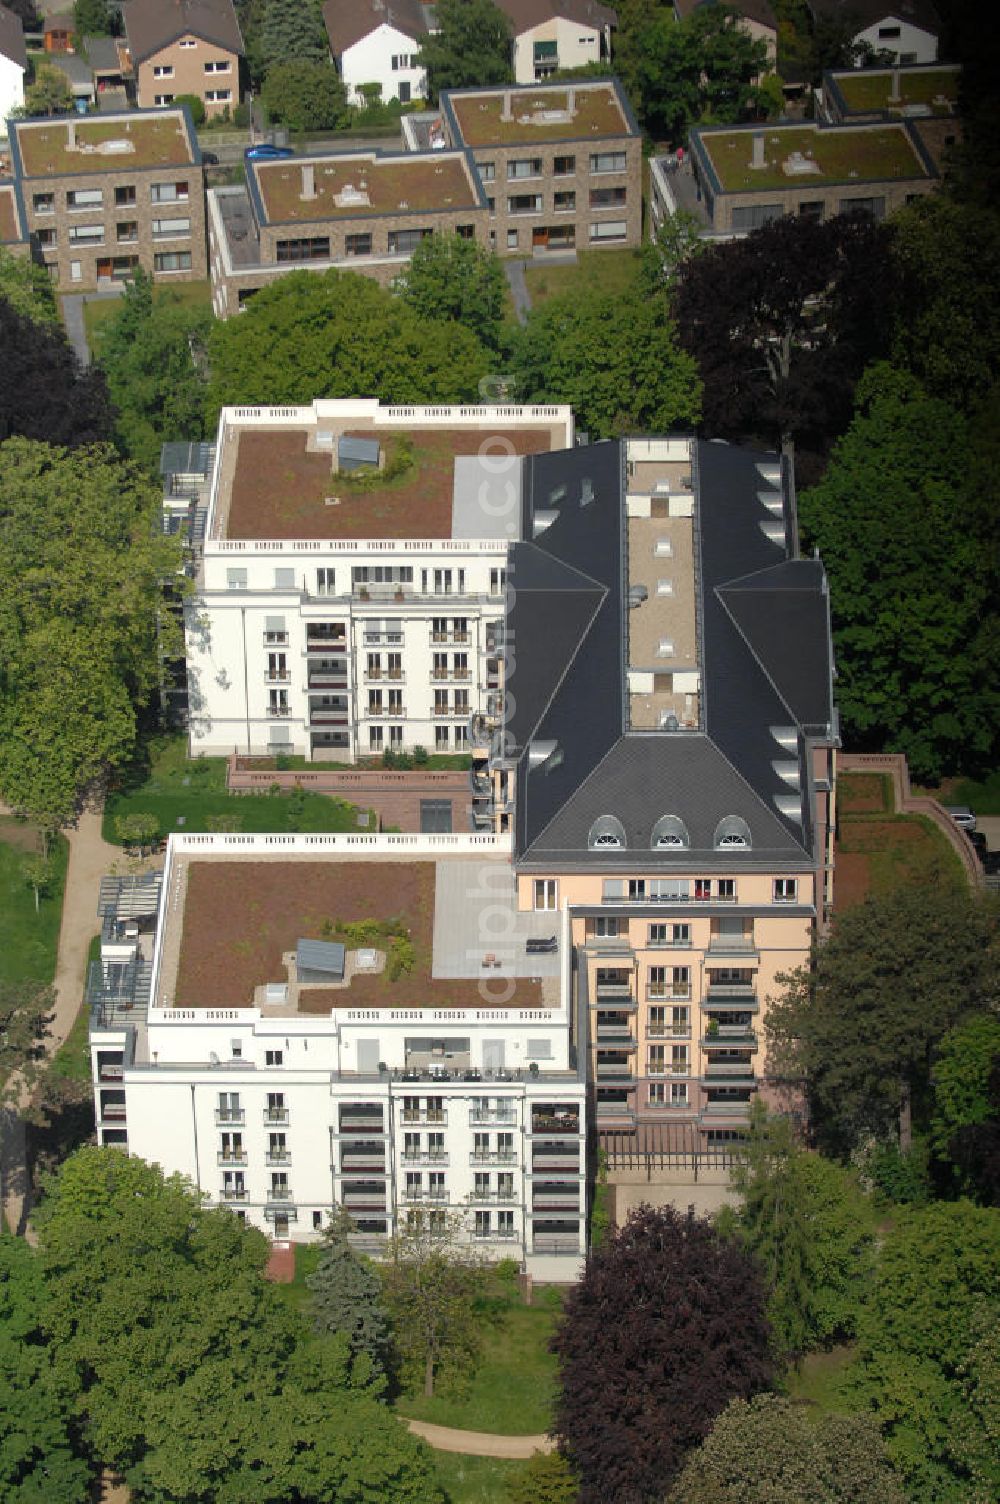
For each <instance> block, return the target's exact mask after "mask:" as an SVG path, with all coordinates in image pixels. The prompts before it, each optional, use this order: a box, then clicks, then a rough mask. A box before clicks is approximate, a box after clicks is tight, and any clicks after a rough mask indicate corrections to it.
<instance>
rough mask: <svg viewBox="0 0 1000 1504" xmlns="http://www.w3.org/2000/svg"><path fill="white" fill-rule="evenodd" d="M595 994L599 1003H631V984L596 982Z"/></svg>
mask: <svg viewBox="0 0 1000 1504" xmlns="http://www.w3.org/2000/svg"><path fill="white" fill-rule="evenodd" d="M609 970H610V968H609ZM596 994H597V1001H598V1002H599V1003H614V1002H619V1001H621V1002H623V1003H630V1002H632V1001H633V995H632V984H631V982H598V984H597V988H596Z"/></svg>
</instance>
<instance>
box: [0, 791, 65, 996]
mask: <svg viewBox="0 0 1000 1504" xmlns="http://www.w3.org/2000/svg"><path fill="white" fill-rule="evenodd" d="M38 849H39V845H38V832H37V830H35V829H34V827H32V826H30V825H28V824H26V823H25V822H23V821H21V820H16V819H14V818H12V817H10V816H2V817H0V979H2V980H3V981H5V982H26V981H38V982H44V983H49V982H51V981H52V979H53V977H54V976H55V973H56V952H57V950H58V946H59V926H60V922H61V920H62V901H63V888H64V885H65V882H66V863H67V861H68V859H69V846H68V844H67V843H66V841H65V840H64V839H63V837H62V836H59V837H57V838H56V839H55V840H54V841H53V842H52V844H51V847H50V852H51V859H52V866H53V872H54V881H53V883H52V886H51V887H50V888H49V891H48V892H47V893H45V894H43V895H42V898H41V902H40V904H39V909H38V912H37V913H36V912H35V895H34V891H33V890H32V889H31V888H30V887H29V885H28V884H27V883H26V882H25V880H24V863H25V860H26V858H28V857H29V856H34V855H35V854H36V853H37V851H38Z"/></svg>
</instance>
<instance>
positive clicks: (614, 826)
mask: <svg viewBox="0 0 1000 1504" xmlns="http://www.w3.org/2000/svg"><path fill="white" fill-rule="evenodd" d="M625 844H626V841H625V827H624V825H623V824H622V822H621V821H620V820H619V819H618V818H617V816H616V815H598V817H597V819H596V820H595V821H594V823H593V825H592V826H591V827H590V835H589V837H588V839H587V845H588V846H590V847H600V846H624V845H625Z"/></svg>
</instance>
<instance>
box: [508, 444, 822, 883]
mask: <svg viewBox="0 0 1000 1504" xmlns="http://www.w3.org/2000/svg"><path fill="white" fill-rule="evenodd" d="M695 447H696V455H695V465H694V470H695V474H696V477H697V479H696V486H697V496H698V500H697V508H696V513H695V519H696V528H697V533H698V538H697V548H696V557H697V558H699V559H700V606H701V638H700V664H701V704H702V729H701V730H700V731H699V732H697V733H693V732H689V731H684V732H673V733H671V732H662V731H646V730H631V729H629V728H628V721H627V713H626V703H625V702H626V695H627V682H626V665H625V661H624V645H625V641H626V623H625V615H626V613H627V609H628V607H627V603H626V602H625V600H624V599H623V592H624V586H625V560H626V557H627V556H626V554H625V553H624V541H625V540H624V535H623V526H624V523H623V505H622V484H623V462H622V454H621V448H620V446H619V445H618V444H598V445H588V446H583V447H581V448H578V449H575V450H572V451H568V452H566V453H562V454H558V453H557V454H548V455H539V456H533V457H531V458H530V459H529V460H528V462H527V467H526V470H527V478H526V485H525V492H524V499H523V516H522V538H523V540H524V541H522V542H519V543H517V544H515V545H514V549H513V552H512V560H511V576H510V583H511V585H512V586H513V590H512V597H513V599H512V604H511V607H510V610H509V612H508V622H507V626H508V633H509V634H510V636H511V637H512V638H513V650H514V651H513V659H512V662H510V663H509V665H508V674H507V680H506V683H507V697H508V702H509V703H508V719H507V722H506V726H505V729H506V732H507V736H508V743H509V745H510V747H511V750H512V752H513V754H514V755H515V756H516V760H517V768H516V780H517V791H516V795H517V796H516V804H515V810H516V830H515V852H516V859H517V860H518V861H519V862H523V863H528V864H535V863H539V864H542V863H550V864H551V863H555V864H557V865H559V864H565V863H566V862H577V863H579V862H586V861H587V860H588V857H587V851H588V835H589V832H590V829H591V826H592V825H593V823H594V821H595V820H596V819H597V818H598V816H600V815H613V816H615V817H616V818H617V819H618V820H620V821H621V823H622V825H623V826H624V828H625V833H626V840H627V845H626V846H625V847H623V848H620V849H616V848H614V847H602V848H601V852H600V862H601V864H602V866H607V867H610V868H611V869H612V870H613V869H614V867H616V866H622V867H631V868H634V866H635V853H636V850H642V851H643V852H644V854H645V857H646V860H645V861H644V865H649V864H650V863H651V864H652V865H654V866H662V867H664V868H665V869H667V870H669V869H670V868H671V867H677V866H678V865H684V866H686V867H688V868H689V867H690V861H691V851H694V850H697V851H699V852H701V853H703V856H702V858H701V860H703V861H705V865H706V868H707V869H708V870H710V869H711V866H712V864H713V862H714V863H715V864H716V865H717V864H718V862H719V861H724V863H725V864H726V866H727V867H728V868H730V869H731V868H732V866H733V863H734V861H738V862H740V863H741V864H742V863H744V862H752V863H753V864H754V865H760V864H762V863H768V864H774V863H778V864H779V865H780V864H781V862H783V861H784V862H786V863H788V864H801V862H802V861H803V860H804V859H805V858H806V857H807V856H808V855H809V853H810V848H811V843H812V832H811V830H810V828H809V809H808V797H806V798H805V799H804V800H803V804H804V805H805V810H804V815H805V819H804V822H803V821H800V820H798V819H796V818H795V817H794V816H793V815H792V814H790V813H788V812H787V810H785V809H784V808H783V807H782V805H781V804H780V803H779V802H778V800H779V799H781V796H785V797H786V798H787V797H788V796H789V795H791V796H793V798H794V797H797V796H796V794H795V790H794V789H793V788H792V787H791V786H790V785H789V784H787V783H786V782H784V781H783V779H782V778H781V776H780V774H779V772H778V771H777V770H776V768H775V764H776V763H783V762H784V763H787V762H795V763H797V764H798V768H799V777H800V784H801V788H802V790H803V793H805V794H807V791H808V786H809V782H808V780H809V772H808V766H807V750H808V749H807V745H806V740H805V738H806V736H807V735H817V736H825V735H827V734H829V728H830V726H831V722H832V718H833V711H832V704H831V657H830V635H829V618H828V612H827V597H826V581H825V576H824V573H823V569H822V565H821V564H820V563H819V561H818V560H800V559H792V558H789V556H788V555H789V550H788V542H787V538H788V521H787V516H785V518H784V523H785V526H784V527H782V521H783V519H782V518H781V517H777V518H776V517H775V515H774V513H773V512H772V511H771V510H770V509H769V508H768V506H767V505H766V500H769V499H771V498H773V496H774V493H775V483H774V481H773V479H771V477H772V476H773V473H774V469H775V467H776V466H777V464H778V461H777V457H776V456H775V455H771V454H761V453H756V452H754V451H751V450H747V449H741V448H735V447H733V446H730V445H728V444H715V443H704V442H701V443H698V444H697V445H696V446H695ZM540 512H541V513H542V514H543V517H542V519H541V520H542V521H543V522H544V521H547V520H548V517H549V515H551V514H554V516H553V517H552V520H551V522H550V523H549V525H548V526H546V527H544V530H542V531H539V530H538V525H539V513H540ZM559 566H562V567H561V568H560V567H559ZM776 732H777V733H779V734H780V735H781V736H782V737H783V738H784V739H786V740H787V739H788V738H790V739H791V742H792V743H793V745H792V746H791V749H790V750H789V749H788V748H787V747H785V746H783V745H782V743H780V742H779V741H778V740H777V739H776V735H775V733H776ZM532 744H534V746H535V750H536V753H537V754H538V757H537V759H536V760H535V762H534V765H532V759H531V758H530V757H529V749H530V747H531V745H532ZM553 748H554V749H556V750H555V751H554V752H553V751H552V750H551V749H553ZM542 754H546V755H545V756H544V757H543V756H542ZM665 814H671V815H677V816H679V817H680V819H682V820H683V821H684V824H685V825H686V827H687V830H688V834H689V837H690V847H688V848H669V847H668V848H662V847H661V848H656V849H655V850H651V848H650V837H651V832H652V827H653V825H654V823H655V821H656V820H657V819H659V817H660V816H661V815H665ZM726 815H739V816H741V817H742V818H743V819H744V820H745V821H746V822H747V824H748V826H749V828H750V833H751V847H750V849H749V850H748V851H747V852H746V853H745V854H743V853H740V854H737V855H734V851H733V849H732V848H726V849H725V850H724V852H721V853H719V852H716V851H715V850H714V835H715V830H716V827H717V825H718V823H719V821H720V820H721V819H722V818H723V817H724V816H726Z"/></svg>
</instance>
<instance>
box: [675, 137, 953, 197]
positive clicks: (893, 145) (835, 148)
mask: <svg viewBox="0 0 1000 1504" xmlns="http://www.w3.org/2000/svg"><path fill="white" fill-rule="evenodd" d="M755 134H756V133H755V132H754V131H750V130H732V131H704V132H702V134H701V137H700V139H701V144H702V147H703V149H704V150H705V152H706V153H707V154H708V158H709V161H710V162H711V164H712V166H713V168H714V169H715V174H716V176H717V178H718V179H719V182H720V183H721V184H722V187H723V190H724V192H726V193H747V192H754V191H755V190H757V189H760V188H771V189H773V188H803V189H805V188H808V186H809V185H810V183H814V184H820V183H845V184H850V183H852V182H858V183H879V182H886V181H890V180H892V179H896V178H925V177H926V176H927V169H926V168H925V167H924V165H923V163H922V162H921V160H920V158H919V157H918V156H917V153H916V151H915V150H914V148H913V143H912V142H911V140H910V138H909V136H908V135H907V133H906V130H905V128H904V127H903V126H902V125H874V126H856V125H855V126H844V127H837V126H828V127H825V128H823V129H820V128H818V127H816V126H808V125H805V126H774V125H770V126H765V127H763V134H764V141H765V157H766V161H767V166H766V167H763V168H754V167H751V166H750V159H751V156H752V154H753V137H754V135H755ZM795 152H798V153H800V154H801V155H802V156H803V157H806V158H810V159H812V160H813V161H814V162H815V163H816V165H817V167H818V168H819V171H818V172H805V173H794V172H793V173H788V172H786V171H785V170H784V163H785V162H786V160H787V159H788V158H789V157H790V156H791V155H792V154H793V153H795Z"/></svg>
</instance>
